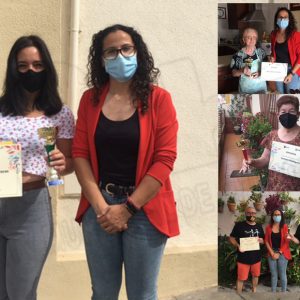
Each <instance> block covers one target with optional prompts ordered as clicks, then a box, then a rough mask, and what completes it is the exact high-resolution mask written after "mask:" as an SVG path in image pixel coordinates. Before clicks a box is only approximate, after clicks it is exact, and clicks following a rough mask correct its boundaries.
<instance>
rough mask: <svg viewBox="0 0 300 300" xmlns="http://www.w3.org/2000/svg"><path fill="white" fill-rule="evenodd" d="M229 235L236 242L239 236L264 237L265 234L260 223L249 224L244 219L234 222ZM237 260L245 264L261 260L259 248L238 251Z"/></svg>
mask: <svg viewBox="0 0 300 300" xmlns="http://www.w3.org/2000/svg"><path fill="white" fill-rule="evenodd" d="M230 236H232V237H234V238H235V239H236V241H237V242H238V243H240V238H244V237H256V236H257V237H260V238H264V237H265V234H264V231H263V228H262V226H261V225H260V224H255V225H250V224H248V223H247V222H246V221H243V222H238V223H235V225H234V227H233V229H232V232H231V233H230ZM237 261H238V262H240V263H243V264H247V265H253V264H255V263H257V262H259V261H261V250H255V251H245V252H239V251H238V257H237Z"/></svg>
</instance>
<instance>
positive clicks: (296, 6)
mask: <svg viewBox="0 0 300 300" xmlns="http://www.w3.org/2000/svg"><path fill="white" fill-rule="evenodd" d="M290 10H300V3H291V4H290Z"/></svg>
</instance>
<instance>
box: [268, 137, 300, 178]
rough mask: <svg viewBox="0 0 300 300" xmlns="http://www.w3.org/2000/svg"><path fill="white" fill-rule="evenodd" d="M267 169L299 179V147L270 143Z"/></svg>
mask: <svg viewBox="0 0 300 300" xmlns="http://www.w3.org/2000/svg"><path fill="white" fill-rule="evenodd" d="M269 169H270V170H272V171H276V172H279V173H283V174H286V175H289V176H293V177H297V178H300V147H299V146H294V145H290V144H286V143H280V142H272V149H271V156H270V162H269Z"/></svg>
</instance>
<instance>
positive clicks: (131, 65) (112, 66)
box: [104, 53, 137, 82]
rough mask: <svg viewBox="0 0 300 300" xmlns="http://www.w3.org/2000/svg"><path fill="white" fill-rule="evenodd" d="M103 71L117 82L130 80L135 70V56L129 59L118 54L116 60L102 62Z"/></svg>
mask: <svg viewBox="0 0 300 300" xmlns="http://www.w3.org/2000/svg"><path fill="white" fill-rule="evenodd" d="M104 64H105V71H106V72H107V73H108V74H109V75H110V76H111V77H112V78H114V79H116V80H117V81H119V82H126V81H128V80H130V79H131V78H132V77H133V75H134V74H135V72H136V69H137V58H136V54H135V55H133V56H131V57H124V56H123V55H122V54H120V53H119V55H118V56H117V58H116V59H111V60H104Z"/></svg>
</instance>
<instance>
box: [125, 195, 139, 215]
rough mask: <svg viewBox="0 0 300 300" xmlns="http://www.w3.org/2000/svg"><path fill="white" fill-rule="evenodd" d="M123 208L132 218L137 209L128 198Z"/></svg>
mask: <svg viewBox="0 0 300 300" xmlns="http://www.w3.org/2000/svg"><path fill="white" fill-rule="evenodd" d="M125 206H126V208H127V210H128V212H129V213H130V214H131V215H132V216H133V215H135V214H136V213H137V212H138V211H139V209H138V208H137V207H136V206H135V205H134V204H133V203H132V200H131V198H130V197H128V198H127V200H126V202H125Z"/></svg>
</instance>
